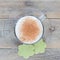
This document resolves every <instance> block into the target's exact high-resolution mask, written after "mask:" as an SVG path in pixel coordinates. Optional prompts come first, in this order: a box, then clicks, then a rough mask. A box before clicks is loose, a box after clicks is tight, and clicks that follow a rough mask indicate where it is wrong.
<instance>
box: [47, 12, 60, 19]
mask: <svg viewBox="0 0 60 60" xmlns="http://www.w3.org/2000/svg"><path fill="white" fill-rule="evenodd" d="M46 15H47V18H54V19H55V18H58V19H59V18H60V12H47V14H46Z"/></svg>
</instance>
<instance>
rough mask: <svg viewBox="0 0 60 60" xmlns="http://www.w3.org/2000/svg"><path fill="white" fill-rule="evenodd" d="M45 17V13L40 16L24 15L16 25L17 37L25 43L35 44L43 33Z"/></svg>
mask: <svg viewBox="0 0 60 60" xmlns="http://www.w3.org/2000/svg"><path fill="white" fill-rule="evenodd" d="M43 19H44V15H42V16H41V17H39V18H36V17H35V16H24V17H22V18H20V19H19V20H18V21H17V23H16V26H15V34H16V36H17V38H18V39H19V40H20V41H21V42H22V43H25V44H33V43H36V42H37V41H39V40H40V39H41V37H42V35H43V25H42V21H43Z"/></svg>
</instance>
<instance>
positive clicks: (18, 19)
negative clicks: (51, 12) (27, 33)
mask: <svg viewBox="0 0 60 60" xmlns="http://www.w3.org/2000/svg"><path fill="white" fill-rule="evenodd" d="M24 17H26V16H23V17H21V18H24ZM31 17H34V18H36V19H38V20H39V21H40V19H39V18H37V17H35V16H31ZM21 18H20V19H18V21H17V22H16V24H15V28H14V33H15V36H16V38H17V39H18V40H19V41H20V42H22V43H23V44H34V43H36V42H38V41H40V40H41V38H42V37H43V34H44V26H43V24H42V22H41V21H40V23H41V26H42V34H41V36H40V38H39V39H38V40H35V41H33V42H30V43H28V42H23V41H21V40H20V39H19V38H18V37H17V35H16V26H17V23H18V22H19V20H21Z"/></svg>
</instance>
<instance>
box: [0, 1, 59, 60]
mask: <svg viewBox="0 0 60 60" xmlns="http://www.w3.org/2000/svg"><path fill="white" fill-rule="evenodd" d="M25 7H32V8H36V9H40V10H42V11H43V12H45V14H46V16H47V18H46V19H45V20H44V21H43V25H44V39H45V40H46V44H47V48H46V52H45V53H43V54H37V55H34V56H32V57H30V58H29V59H28V60H60V1H58V0H57V1H56V0H53V1H52V0H51V1H49V0H48V1H47V0H30V1H28V0H0V60H25V59H24V58H22V57H19V56H18V55H17V51H18V50H17V46H18V45H19V44H20V42H19V41H18V39H17V38H16V37H15V34H14V27H15V24H16V22H17V20H18V19H19V18H20V17H21V16H22V13H21V12H22V10H21V9H23V8H25Z"/></svg>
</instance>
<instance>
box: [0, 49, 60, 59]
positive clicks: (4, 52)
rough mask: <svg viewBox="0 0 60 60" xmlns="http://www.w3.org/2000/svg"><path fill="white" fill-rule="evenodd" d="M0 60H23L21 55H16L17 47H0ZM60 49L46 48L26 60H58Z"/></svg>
mask: <svg viewBox="0 0 60 60" xmlns="http://www.w3.org/2000/svg"><path fill="white" fill-rule="evenodd" d="M0 59H1V60H25V59H24V58H23V57H19V56H18V55H17V48H12V49H0ZM59 59H60V49H46V52H45V53H43V54H37V55H34V56H32V57H30V58H29V59H28V60H59Z"/></svg>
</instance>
